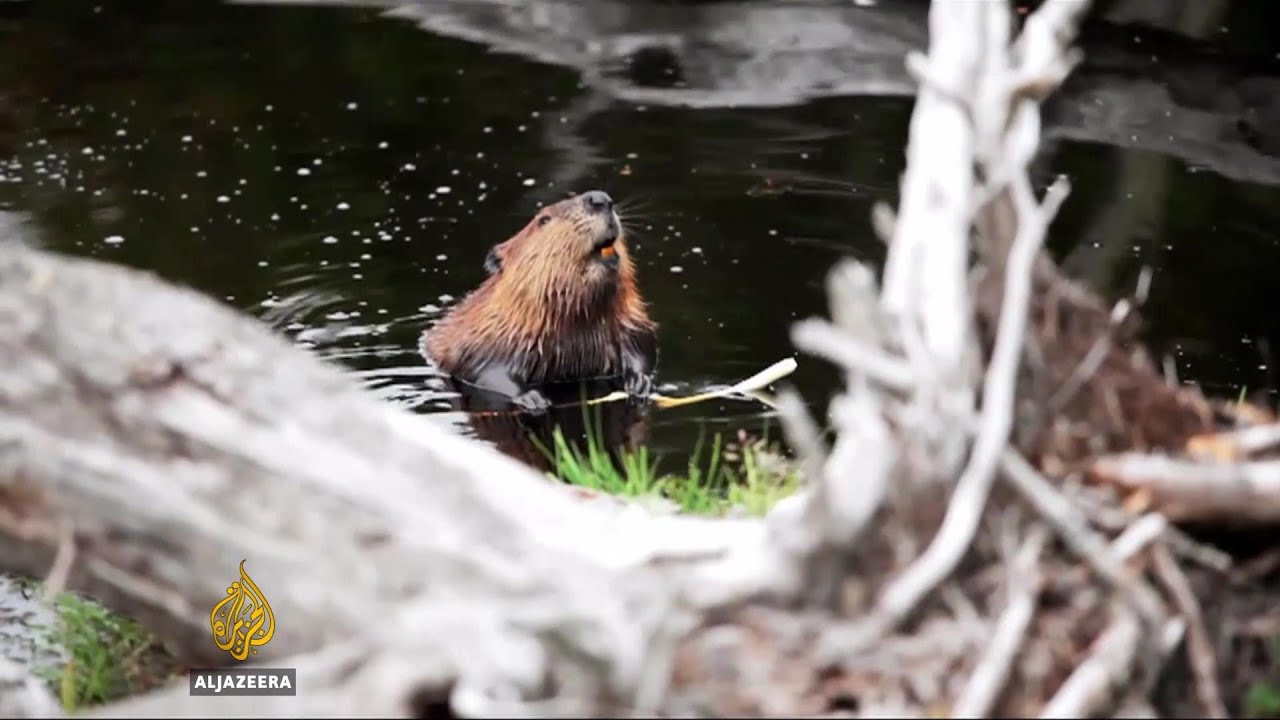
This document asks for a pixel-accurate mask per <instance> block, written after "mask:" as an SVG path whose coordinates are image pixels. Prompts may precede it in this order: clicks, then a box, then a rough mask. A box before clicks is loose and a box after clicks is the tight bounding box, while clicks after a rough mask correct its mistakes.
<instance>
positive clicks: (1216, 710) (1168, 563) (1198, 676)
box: [1151, 545, 1227, 718]
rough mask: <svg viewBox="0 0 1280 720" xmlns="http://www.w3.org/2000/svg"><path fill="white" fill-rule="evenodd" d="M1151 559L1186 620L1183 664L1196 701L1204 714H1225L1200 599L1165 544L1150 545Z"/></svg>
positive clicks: (1215, 664)
mask: <svg viewBox="0 0 1280 720" xmlns="http://www.w3.org/2000/svg"><path fill="white" fill-rule="evenodd" d="M1151 559H1152V562H1153V565H1154V569H1155V573H1156V577H1158V578H1160V581H1161V582H1162V583H1164V586H1165V587H1166V588H1168V590H1169V594H1170V595H1172V596H1173V601H1174V604H1175V605H1177V608H1178V612H1179V613H1181V614H1182V617H1183V618H1184V619H1185V620H1186V622H1187V664H1188V665H1190V666H1191V674H1192V676H1193V677H1194V678H1195V683H1196V696H1197V697H1198V698H1199V700H1200V705H1201V707H1202V708H1203V709H1204V712H1205V715H1206V717H1213V718H1225V717H1227V707H1226V705H1225V704H1223V702H1222V690H1221V689H1220V688H1219V687H1218V660H1217V658H1216V657H1215V655H1214V650H1213V642H1212V641H1211V640H1210V639H1209V632H1208V630H1206V629H1205V626H1204V616H1203V613H1202V612H1201V610H1200V602H1199V601H1198V600H1196V595H1195V593H1194V592H1192V590H1191V585H1190V584H1189V583H1188V582H1187V576H1186V575H1185V574H1184V573H1183V572H1182V568H1180V567H1178V563H1177V561H1175V560H1174V559H1173V554H1172V553H1171V552H1169V548H1167V547H1165V546H1164V545H1156V546H1155V547H1154V548H1152V552H1151Z"/></svg>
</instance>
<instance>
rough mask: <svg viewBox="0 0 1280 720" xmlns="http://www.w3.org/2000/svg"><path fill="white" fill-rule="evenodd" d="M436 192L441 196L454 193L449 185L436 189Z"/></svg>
mask: <svg viewBox="0 0 1280 720" xmlns="http://www.w3.org/2000/svg"><path fill="white" fill-rule="evenodd" d="M436 192H437V193H439V194H441V195H448V194H449V193H451V192H453V188H451V187H449V186H448V185H441V186H440V187H438V188H436Z"/></svg>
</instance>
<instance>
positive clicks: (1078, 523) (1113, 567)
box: [1001, 451, 1164, 627]
mask: <svg viewBox="0 0 1280 720" xmlns="http://www.w3.org/2000/svg"><path fill="white" fill-rule="evenodd" d="M1001 469H1002V470H1003V471H1004V476H1005V478H1006V479H1007V480H1009V482H1010V483H1011V484H1012V485H1013V486H1014V488H1016V489H1017V491H1018V492H1019V493H1020V494H1021V495H1022V496H1023V497H1024V498H1025V499H1026V500H1027V502H1028V503H1030V504H1031V506H1032V507H1033V508H1035V510H1036V511H1037V512H1039V513H1040V516H1041V517H1043V518H1044V519H1045V520H1047V521H1048V522H1049V524H1050V525H1052V526H1053V527H1054V528H1055V529H1056V530H1057V531H1058V535H1059V536H1060V537H1061V538H1062V539H1063V541H1064V542H1066V543H1067V546H1068V547H1070V548H1071V549H1072V550H1073V551H1074V552H1075V553H1076V554H1077V555H1079V556H1080V557H1081V558H1082V559H1083V560H1084V561H1085V562H1086V563H1088V564H1089V565H1090V567H1092V568H1093V569H1094V571H1095V572H1097V573H1098V574H1099V575H1101V576H1102V577H1103V578H1105V579H1106V580H1107V581H1108V582H1110V583H1111V584H1112V585H1114V586H1116V587H1117V588H1119V589H1120V591H1121V594H1122V595H1123V596H1124V597H1126V598H1127V599H1128V601H1129V603H1130V604H1131V605H1132V606H1133V608H1134V609H1135V610H1137V611H1138V613H1139V614H1140V615H1141V616H1142V618H1143V620H1145V621H1146V622H1147V623H1148V625H1149V626H1150V627H1157V626H1159V624H1160V622H1161V621H1162V620H1163V618H1164V611H1163V610H1162V604H1161V602H1160V599H1159V597H1158V596H1157V595H1156V592H1155V590H1154V589H1152V588H1151V587H1150V586H1149V585H1147V584H1146V582H1144V581H1142V580H1141V579H1139V578H1136V577H1134V575H1133V574H1132V573H1130V572H1129V571H1128V570H1127V569H1126V568H1125V566H1124V560H1123V559H1122V558H1121V557H1120V556H1119V555H1118V554H1117V552H1116V549H1115V548H1113V547H1111V546H1109V545H1108V543H1107V541H1106V540H1105V539H1104V538H1103V537H1102V536H1101V535H1099V534H1098V533H1097V532H1095V531H1094V530H1093V529H1092V528H1090V527H1089V523H1088V520H1087V519H1086V518H1085V517H1084V514H1083V513H1082V512H1080V511H1079V510H1078V509H1076V508H1075V507H1074V506H1073V505H1072V504H1071V503H1070V501H1068V500H1067V499H1066V497H1064V496H1063V495H1062V494H1061V493H1059V492H1058V491H1057V490H1056V489H1054V487H1053V486H1052V485H1050V484H1049V481H1048V480H1045V479H1044V478H1043V477H1041V476H1040V474H1039V473H1038V472H1036V470H1035V468H1033V467H1031V465H1030V464H1029V463H1027V461H1026V460H1024V459H1023V458H1022V456H1021V455H1018V454H1017V453H1015V452H1013V451H1008V452H1006V453H1005V455H1004V458H1003V462H1002V464H1001Z"/></svg>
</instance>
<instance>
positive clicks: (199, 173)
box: [196, 170, 209, 178]
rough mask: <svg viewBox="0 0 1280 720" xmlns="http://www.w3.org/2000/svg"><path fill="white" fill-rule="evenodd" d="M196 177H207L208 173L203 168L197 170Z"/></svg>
mask: <svg viewBox="0 0 1280 720" xmlns="http://www.w3.org/2000/svg"><path fill="white" fill-rule="evenodd" d="M196 177H199V178H202V177H209V173H207V172H205V171H204V170H197V171H196Z"/></svg>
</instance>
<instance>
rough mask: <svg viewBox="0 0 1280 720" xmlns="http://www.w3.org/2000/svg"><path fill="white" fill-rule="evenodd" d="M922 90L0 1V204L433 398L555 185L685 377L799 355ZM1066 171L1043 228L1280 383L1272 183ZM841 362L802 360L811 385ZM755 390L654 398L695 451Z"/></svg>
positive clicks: (1130, 162)
mask: <svg viewBox="0 0 1280 720" xmlns="http://www.w3.org/2000/svg"><path fill="white" fill-rule="evenodd" d="M909 113H910V101H909V100H907V99H902V98H879V99H877V98H844V99H828V100H820V101H813V102H809V103H806V104H803V105H799V106H793V107H783V108H769V109H733V110H730V109H719V110H716V109H712V110H708V109H702V110H692V109H672V108H658V107H644V106H637V105H633V104H627V103H621V102H616V101H610V100H608V99H605V98H603V97H601V96H599V95H597V94H595V93H594V92H592V91H590V90H587V89H585V88H584V87H582V86H581V85H580V83H579V81H578V78H577V76H576V75H575V74H574V73H573V72H571V71H569V70H566V69H563V68H557V67H550V66H546V65H541V64H538V63H535V62H532V61H529V60H525V59H521V58H518V57H515V56H513V55H507V54H497V53H491V52H488V51H487V50H486V49H484V48H483V47H480V46H478V45H474V44H470V43H467V42H464V41H460V40H456V39H448V38H443V37H439V36H434V35H432V34H430V33H427V32H424V31H422V30H420V29H417V28H416V27H414V26H413V25H412V24H410V23H406V22H402V21H398V20H394V19H387V18H383V17H380V16H379V14H378V13H377V12H376V11H374V10H370V9H361V8H339V7H308V6H305V5H281V6H242V5H223V4H217V3H213V2H196V1H194V0H193V1H192V2H184V3H161V2H98V3H80V2H41V3H27V2H0V210H6V211H11V212H14V213H19V214H21V215H23V216H25V217H27V218H28V219H29V221H30V227H31V228H32V230H33V231H34V233H35V234H36V235H37V236H38V238H39V241H40V242H41V243H42V244H43V245H44V246H46V247H49V248H53V249H56V250H59V251H63V252H67V253H72V254H76V255H83V256H91V257H96V258H101V259H104V260H110V261H113V262H120V263H125V264H128V265H131V266H135V267H139V268H145V269H148V270H153V271H155V272H157V273H159V274H160V275H162V276H164V277H165V278H168V279H170V280H173V281H178V282H182V283H186V284H189V285H192V286H194V287H196V288H198V289H200V290H203V291H205V292H207V293H210V294H212V295H213V296H215V297H218V298H222V299H225V300H226V301H227V302H229V303H230V304H232V305H234V306H235V307H238V308H241V309H243V310H245V311H248V312H250V313H253V314H254V315H256V316H258V317H261V318H264V319H266V320H268V321H269V322H271V323H272V324H273V325H275V326H276V327H278V328H279V329H280V330H281V331H283V332H284V333H286V334H287V335H289V336H290V337H292V338H294V339H295V340H296V341H298V342H300V343H304V344H306V345H308V346H310V347H313V348H315V349H316V350H317V352H319V353H321V354H323V355H324V356H326V357H329V358H332V359H333V360H335V361H337V362H340V363H343V364H345V365H346V366H348V367H350V368H351V369H353V370H354V371H357V372H359V373H360V374H361V376H362V377H363V378H364V379H365V380H366V381H367V382H368V383H369V384H370V385H371V386H372V387H376V388H378V389H379V390H380V391H381V392H383V393H385V394H386V396H387V397H388V399H389V401H392V402H397V403H401V404H403V405H405V406H407V407H410V408H413V409H415V410H417V411H420V412H422V413H434V414H433V415H432V416H433V417H435V418H438V419H439V421H440V422H444V423H450V424H455V425H457V426H458V427H460V428H462V429H464V430H466V431H468V432H472V430H471V428H470V426H469V425H467V424H466V422H465V418H464V417H462V416H460V415H459V414H457V413H448V412H441V411H442V410H446V409H447V408H448V406H449V398H448V396H447V395H446V394H442V393H441V392H439V391H438V390H433V389H432V388H431V387H430V386H429V384H428V382H427V381H428V380H429V379H430V377H429V372H428V369H427V368H426V366H425V364H424V362H423V360H422V359H421V358H420V357H419V355H418V354H417V349H416V348H417V339H418V336H419V333H421V331H422V330H423V329H424V327H426V326H428V325H429V324H430V323H431V322H432V320H433V318H435V317H437V316H438V314H439V313H440V311H441V309H442V308H444V307H446V306H447V305H448V304H449V303H450V302H451V301H452V300H453V299H455V298H458V297H460V296H461V295H463V294H464V293H465V292H467V291H468V290H469V289H471V288H472V287H473V286H475V285H476V284H477V283H478V282H479V281H480V280H481V279H482V277H483V270H482V260H483V258H484V254H485V251H486V250H487V248H488V247H489V246H490V245H492V244H493V243H496V242H499V241H501V240H503V239H505V238H506V237H508V236H509V235H510V234H511V233H513V232H514V231H515V230H517V229H518V228H519V227H521V226H522V225H523V224H524V223H525V222H526V220H527V219H528V218H529V217H530V216H531V215H532V213H533V212H534V211H535V210H536V208H537V207H538V205H539V203H543V202H546V201H549V200H554V199H558V198H560V197H563V196H564V195H565V194H566V193H570V192H579V191H584V190H588V189H592V188H601V189H605V190H607V191H608V192H609V193H610V194H612V195H613V196H614V197H615V198H616V199H618V200H619V201H620V202H622V203H623V204H624V206H625V207H626V208H627V212H626V215H625V218H624V219H625V220H626V222H627V223H628V225H629V227H630V228H631V231H632V242H633V245H634V247H635V255H636V256H637V259H638V263H639V267H640V273H641V284H642V287H643V289H644V291H645V293H646V295H647V297H648V299H649V301H650V303H651V305H652V312H653V314H654V316H655V319H656V320H658V321H659V323H660V324H661V335H660V342H661V348H662V356H661V363H660V368H659V383H660V385H661V387H662V388H663V389H664V390H666V391H669V392H677V391H678V392H691V391H694V390H697V389H701V388H704V387H706V386H708V385H715V384H721V383H727V382H732V381H735V380H737V379H740V378H742V377H745V376H747V375H750V374H751V373H754V372H755V371H757V370H759V369H761V368H763V367H764V366H766V365H768V364H770V363H772V362H774V361H776V360H778V359H780V358H782V357H785V356H787V355H790V354H791V353H792V351H791V346H790V342H789V340H788V329H789V325H790V323H791V322H792V321H793V320H795V319H797V318H800V317H805V316H809V315H812V314H817V313H823V312H825V302H824V298H823V293H822V283H823V278H824V274H825V273H826V271H827V269H828V268H829V267H830V266H831V265H832V263H833V262H835V261H836V260H837V259H839V258H841V257H855V258H861V259H866V260H870V261H875V262H878V261H879V260H880V258H881V257H882V254H883V251H882V248H881V247H880V246H879V243H878V241H876V240H875V238H874V237H873V235H872V233H871V230H870V227H869V223H868V220H867V218H868V216H869V212H870V209H871V205H872V203H873V201H875V200H876V199H880V198H889V199H892V197H893V195H894V193H895V190H896V179H897V177H898V175H899V173H900V172H901V170H902V157H903V154H902V148H903V146H904V143H905V139H906V127H907V122H908V118H909ZM1041 170H1042V171H1043V173H1044V174H1045V176H1047V175H1048V174H1049V173H1051V172H1065V173H1068V174H1069V175H1071V176H1072V177H1073V179H1074V180H1075V193H1074V194H1073V196H1072V197H1071V199H1070V200H1069V201H1068V203H1067V206H1066V208H1065V210H1064V215H1063V219H1062V222H1060V223H1059V225H1058V227H1057V228H1055V234H1054V239H1053V248H1054V251H1055V253H1056V254H1058V255H1059V256H1060V257H1064V258H1068V259H1069V266H1070V267H1072V268H1073V269H1074V270H1076V271H1077V272H1078V273H1079V274H1081V275H1082V276H1085V277H1088V278H1089V279H1091V281H1093V282H1095V283H1096V284H1097V285H1098V286H1099V287H1100V288H1101V289H1102V290H1103V291H1105V292H1107V293H1109V294H1110V295H1112V296H1114V295H1115V294H1116V293H1121V292H1127V291H1128V289H1129V288H1131V287H1132V285H1133V283H1134V278H1135V277H1136V276H1137V274H1138V271H1139V268H1140V267H1141V265H1142V264H1146V265H1150V266H1151V267H1153V268H1154V269H1155V282H1154V286H1153V288H1152V296H1151V300H1150V303H1149V306H1148V308H1147V315H1148V320H1149V327H1150V337H1151V338H1152V340H1153V342H1155V343H1156V344H1157V346H1158V347H1159V348H1161V349H1163V350H1167V351H1168V352H1170V353H1171V354H1172V355H1173V356H1174V357H1175V358H1176V360H1177V368H1178V372H1179V375H1180V377H1181V378H1182V379H1183V380H1184V381H1194V382H1199V383H1202V384H1203V385H1205V386H1207V387H1208V388H1209V389H1210V390H1211V391H1213V392H1215V393H1218V394H1223V395H1231V396H1235V395H1236V394H1238V392H1239V391H1240V388H1241V387H1242V386H1247V387H1248V388H1249V389H1250V390H1256V391H1260V392H1267V391H1269V388H1271V387H1272V386H1273V385H1274V382H1273V381H1272V380H1273V378H1274V371H1273V367H1274V361H1273V360H1272V359H1271V358H1270V354H1269V353H1270V352H1271V351H1272V350H1273V349H1274V348H1275V347H1276V343H1277V341H1280V324H1278V323H1277V320H1276V316H1275V314H1274V308H1275V304H1274V299H1275V294H1274V292H1273V290H1272V288H1273V281H1272V278H1273V276H1274V274H1275V272H1276V270H1277V269H1280V246H1278V245H1277V238H1280V190H1277V188H1276V187H1271V186H1265V185H1250V184H1247V183H1238V182H1231V181H1228V180H1225V179H1223V178H1222V177H1220V176H1219V175H1216V174H1214V173H1213V172H1210V171H1206V170H1203V169H1197V168H1194V167H1187V166H1185V165H1184V164H1182V163H1181V162H1179V161H1177V160H1174V159H1171V158H1168V157H1165V156H1161V155H1156V154H1152V153H1148V152H1138V151H1126V150H1122V149H1117V148H1114V147H1107V146H1097V145H1089V144H1082V143H1075V142H1067V141H1061V142H1057V143H1054V144H1053V145H1051V146H1049V147H1047V148H1046V154H1045V158H1044V161H1043V163H1042V167H1041ZM835 379H836V378H835V375H834V373H832V372H830V370H829V369H828V368H826V367H824V366H823V365H822V364H821V363H820V362H818V361H815V360H806V359H804V358H801V364H800V369H799V370H798V372H797V373H796V375H795V376H794V380H795V383H796V384H797V385H798V387H799V388H800V390H801V391H802V392H803V393H804V394H805V395H806V397H807V398H809V399H810V400H811V401H812V402H813V403H814V404H815V406H817V407H819V408H820V407H821V406H822V405H824V404H825V398H826V397H827V396H828V395H829V393H830V391H831V390H832V389H833V387H834V382H835ZM768 419H769V418H768V412H767V410H766V409H765V408H762V407H761V406H759V405H756V404H753V403H750V402H746V401H724V402H719V403H707V404H703V405H696V406H692V407H689V408H685V409H678V410H671V411H655V412H654V413H653V414H652V417H651V424H650V428H649V438H650V443H651V445H653V446H654V447H655V449H656V450H657V451H658V452H659V453H661V454H665V455H668V456H674V457H675V459H674V460H672V462H678V461H679V460H678V456H680V455H681V454H683V453H685V452H687V451H688V450H689V449H690V448H691V447H692V446H693V443H694V440H695V439H696V437H697V435H698V433H699V431H700V430H709V431H717V430H718V431H727V432H735V431H736V430H737V429H738V428H740V427H741V428H748V429H752V430H756V431H758V430H760V429H761V428H762V427H764V426H765V425H766V424H767V423H768Z"/></svg>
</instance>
